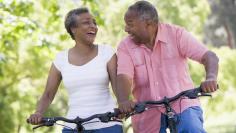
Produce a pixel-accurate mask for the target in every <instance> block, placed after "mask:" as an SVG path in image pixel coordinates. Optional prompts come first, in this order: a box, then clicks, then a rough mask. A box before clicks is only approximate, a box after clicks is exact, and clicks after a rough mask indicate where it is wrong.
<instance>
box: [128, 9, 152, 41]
mask: <svg viewBox="0 0 236 133" xmlns="http://www.w3.org/2000/svg"><path fill="white" fill-rule="evenodd" d="M137 15H138V14H137V13H136V12H134V11H132V10H128V11H127V12H126V14H125V17H124V20H125V32H127V33H128V34H129V35H130V37H131V39H132V40H133V41H134V42H135V43H136V44H138V45H139V44H142V43H145V42H147V38H148V32H147V23H146V21H145V20H141V19H140V18H139V17H138V16H137Z"/></svg>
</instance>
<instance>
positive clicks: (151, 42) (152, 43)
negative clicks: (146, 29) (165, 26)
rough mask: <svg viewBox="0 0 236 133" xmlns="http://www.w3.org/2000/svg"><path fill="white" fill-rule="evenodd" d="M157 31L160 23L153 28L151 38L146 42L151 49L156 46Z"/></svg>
mask: <svg viewBox="0 0 236 133" xmlns="http://www.w3.org/2000/svg"><path fill="white" fill-rule="evenodd" d="M157 33H158V24H157V25H156V26H155V28H151V31H150V39H149V41H148V42H147V43H145V45H146V46H147V47H148V48H149V49H151V50H152V49H153V47H154V46H155V41H156V36H157Z"/></svg>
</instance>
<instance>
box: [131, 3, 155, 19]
mask: <svg viewBox="0 0 236 133" xmlns="http://www.w3.org/2000/svg"><path fill="white" fill-rule="evenodd" d="M131 10H132V11H135V12H136V13H137V14H138V17H139V18H140V19H142V20H152V21H154V22H156V23H158V21H159V20H158V13H157V10H156V8H155V7H154V6H153V5H152V4H151V3H149V2H148V1H138V2H136V3H134V4H133V5H131V6H130V7H129V8H128V11H131Z"/></svg>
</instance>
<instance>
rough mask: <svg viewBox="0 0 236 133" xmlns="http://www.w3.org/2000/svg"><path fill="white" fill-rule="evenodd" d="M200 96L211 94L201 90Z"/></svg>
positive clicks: (209, 95)
mask: <svg viewBox="0 0 236 133" xmlns="http://www.w3.org/2000/svg"><path fill="white" fill-rule="evenodd" d="M200 96H208V97H212V95H211V94H210V93H205V92H201V93H200Z"/></svg>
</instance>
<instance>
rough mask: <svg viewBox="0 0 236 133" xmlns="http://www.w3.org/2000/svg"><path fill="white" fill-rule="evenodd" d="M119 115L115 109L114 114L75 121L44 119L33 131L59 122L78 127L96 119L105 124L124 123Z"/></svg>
mask: <svg viewBox="0 0 236 133" xmlns="http://www.w3.org/2000/svg"><path fill="white" fill-rule="evenodd" d="M119 114H120V111H119V109H114V112H107V113H103V114H95V115H92V116H90V117H87V118H80V117H77V118H75V119H67V118H64V117H44V118H42V121H41V124H40V125H38V126H35V127H34V128H33V129H37V128H39V127H42V126H53V125H54V124H55V123H56V122H57V121H64V122H68V123H75V124H77V125H82V124H83V123H85V122H88V121H90V120H93V119H95V118H98V119H99V120H100V121H101V122H104V123H107V122H109V121H117V122H122V121H121V120H119V119H117V118H118V115H119Z"/></svg>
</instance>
